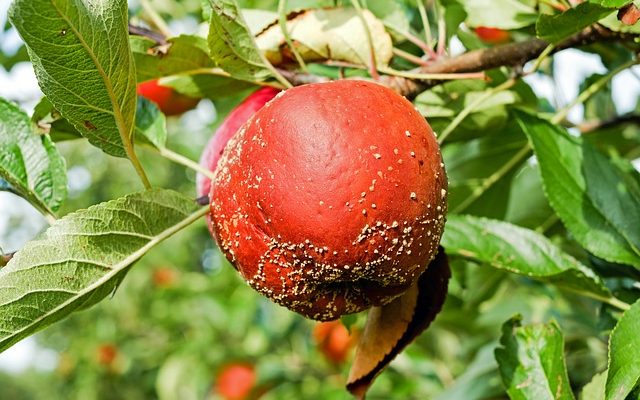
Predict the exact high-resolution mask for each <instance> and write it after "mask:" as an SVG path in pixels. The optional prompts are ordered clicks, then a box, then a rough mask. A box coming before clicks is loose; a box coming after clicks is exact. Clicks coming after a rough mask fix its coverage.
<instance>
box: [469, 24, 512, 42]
mask: <svg viewBox="0 0 640 400" xmlns="http://www.w3.org/2000/svg"><path fill="white" fill-rule="evenodd" d="M475 32H476V35H478V37H479V38H480V40H482V41H483V42H485V43H490V44H501V43H506V42H508V41H509V40H510V39H511V34H510V33H509V32H508V31H505V30H503V29H500V28H492V27H489V26H478V27H477V28H476V29H475Z"/></svg>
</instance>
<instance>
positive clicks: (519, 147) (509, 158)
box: [442, 123, 530, 219]
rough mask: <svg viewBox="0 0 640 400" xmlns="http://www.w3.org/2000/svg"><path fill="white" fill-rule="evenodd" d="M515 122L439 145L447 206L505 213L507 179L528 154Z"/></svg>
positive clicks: (488, 214)
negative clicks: (499, 129)
mask: <svg viewBox="0 0 640 400" xmlns="http://www.w3.org/2000/svg"><path fill="white" fill-rule="evenodd" d="M528 145H529V144H528V142H527V138H526V136H525V135H524V134H523V133H522V129H520V127H519V126H518V125H517V124H513V123H512V124H509V125H508V126H507V127H505V128H504V129H503V130H502V132H501V134H500V135H490V136H485V137H482V138H479V139H473V140H468V141H460V142H454V143H451V144H449V145H447V146H445V147H444V148H443V149H442V157H443V159H444V162H445V164H446V165H447V176H448V177H449V210H451V212H454V213H462V212H464V213H466V214H473V215H479V216H484V217H489V218H499V219H502V218H504V216H505V213H506V209H507V205H508V201H509V193H510V190H511V181H512V179H513V177H514V175H515V173H516V171H517V170H518V166H519V165H521V164H522V163H523V162H524V161H525V160H526V159H527V156H528V155H529V153H530V151H529V148H528Z"/></svg>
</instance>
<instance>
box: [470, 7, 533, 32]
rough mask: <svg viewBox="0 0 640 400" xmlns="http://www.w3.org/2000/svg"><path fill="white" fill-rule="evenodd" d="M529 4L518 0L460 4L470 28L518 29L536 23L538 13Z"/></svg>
mask: <svg viewBox="0 0 640 400" xmlns="http://www.w3.org/2000/svg"><path fill="white" fill-rule="evenodd" d="M530 3H531V2H527V1H518V0H467V1H465V2H463V3H462V5H463V6H464V8H465V11H466V12H467V15H468V18H467V24H468V25H469V26H471V27H477V26H490V27H494V28H500V29H519V28H524V27H525V26H529V25H532V24H533V23H535V22H536V18H537V17H538V12H537V11H536V9H535V8H534V7H533V5H532V4H530Z"/></svg>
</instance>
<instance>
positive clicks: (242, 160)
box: [211, 80, 447, 321]
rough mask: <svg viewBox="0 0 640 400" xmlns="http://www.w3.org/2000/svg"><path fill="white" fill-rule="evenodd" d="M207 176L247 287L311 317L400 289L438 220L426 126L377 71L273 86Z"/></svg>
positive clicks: (219, 233) (438, 230) (439, 179)
mask: <svg viewBox="0 0 640 400" xmlns="http://www.w3.org/2000/svg"><path fill="white" fill-rule="evenodd" d="M215 177H216V179H215V181H214V186H213V187H212V189H211V218H212V222H213V228H214V229H213V234H214V237H215V239H216V241H217V243H218V245H219V247H220V248H221V249H222V251H223V252H224V254H225V255H226V257H227V258H228V259H229V261H230V262H231V263H232V264H233V265H234V266H235V267H236V268H237V269H238V270H239V271H240V273H241V274H242V276H243V278H244V279H245V280H246V281H247V282H248V283H249V284H250V285H251V286H252V287H253V288H254V289H256V290H258V291H259V292H260V293H262V294H264V295H265V296H267V297H269V298H271V299H272V300H273V301H275V302H277V303H279V304H281V305H283V306H286V307H288V308H290V309H291V310H293V311H296V312H298V313H300V314H302V315H304V316H307V317H309V318H312V319H317V320H324V321H326V320H333V319H337V318H338V317H340V316H341V315H344V314H349V313H355V312H359V311H362V310H364V309H367V308H369V307H371V306H380V305H384V304H387V303H389V302H390V301H392V300H393V299H394V298H396V297H397V296H399V295H400V294H402V293H404V291H406V290H407V289H408V288H409V287H410V286H411V285H412V284H413V283H414V282H415V280H416V279H417V278H418V276H419V275H420V274H421V273H422V272H423V271H424V269H425V268H426V267H427V265H428V264H429V262H430V261H431V260H432V259H433V257H434V256H435V254H436V252H437V249H438V243H439V241H440V237H441V235H442V231H443V228H444V221H445V218H444V216H445V213H446V205H447V202H446V200H447V178H446V174H445V170H444V164H443V163H442V158H441V155H440V150H439V148H438V143H437V141H436V138H435V135H434V133H433V131H432V130H431V128H430V127H429V125H428V124H427V122H426V120H425V119H424V117H423V116H422V115H420V113H418V111H416V109H415V108H414V107H413V105H412V104H411V103H410V102H409V101H407V100H406V99H405V98H403V97H401V96H399V95H398V94H396V93H395V92H393V91H392V90H390V89H388V88H386V87H383V86H380V85H378V84H375V83H370V82H365V81H356V80H340V81H334V82H328V83H320V84H310V85H303V86H298V87H295V88H293V89H289V90H287V91H285V92H282V93H281V94H279V95H277V96H276V97H275V98H274V99H273V100H271V101H270V102H269V103H267V104H266V105H265V106H264V107H263V108H261V109H260V110H259V111H258V112H256V114H255V115H254V116H253V118H251V119H250V120H249V121H248V122H247V123H246V124H245V125H244V126H243V127H242V128H241V129H240V130H239V131H238V132H237V133H236V134H235V135H234V136H233V137H232V138H231V140H230V141H229V143H228V144H227V146H226V148H225V151H224V153H223V155H222V158H221V159H220V162H219V165H218V167H217V169H216V171H215Z"/></svg>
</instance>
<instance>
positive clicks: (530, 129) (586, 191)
mask: <svg viewBox="0 0 640 400" xmlns="http://www.w3.org/2000/svg"><path fill="white" fill-rule="evenodd" d="M516 118H517V120H518V122H519V123H520V125H521V127H522V129H523V130H524V131H525V133H526V134H527V136H528V137H529V140H530V141H531V143H532V144H533V148H534V151H535V154H536V156H537V158H538V161H539V163H540V172H541V174H542V181H543V184H544V189H545V193H546V195H547V198H548V199H549V203H550V204H551V206H552V207H553V209H554V210H555V211H556V213H557V214H558V216H559V217H560V219H561V220H562V222H563V223H564V225H565V226H566V227H567V229H569V231H570V232H571V233H572V234H573V236H574V237H575V239H576V240H577V241H578V242H579V243H580V244H581V245H582V246H583V247H585V248H586V249H587V250H589V251H590V252H592V253H593V254H595V255H596V256H598V257H600V258H603V259H605V260H607V261H611V262H617V263H621V264H629V265H633V266H635V267H636V268H640V230H639V229H638V226H640V185H639V184H638V174H637V172H635V171H633V170H632V168H629V170H627V171H624V170H622V169H621V168H620V167H618V166H617V165H615V164H613V163H611V162H610V160H609V159H607V157H605V156H603V155H602V154H600V153H599V152H597V151H596V150H595V149H594V148H593V147H591V145H589V144H588V143H586V142H584V141H583V140H581V139H580V138H577V137H573V136H570V135H569V134H568V133H567V132H566V130H565V129H563V128H561V127H559V126H555V125H552V124H551V123H549V122H548V121H546V120H543V119H540V118H538V117H536V116H534V115H531V114H528V113H525V112H517V113H516Z"/></svg>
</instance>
